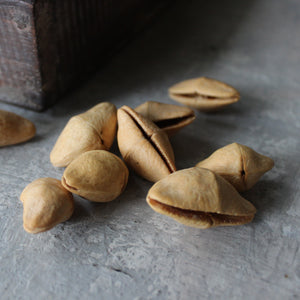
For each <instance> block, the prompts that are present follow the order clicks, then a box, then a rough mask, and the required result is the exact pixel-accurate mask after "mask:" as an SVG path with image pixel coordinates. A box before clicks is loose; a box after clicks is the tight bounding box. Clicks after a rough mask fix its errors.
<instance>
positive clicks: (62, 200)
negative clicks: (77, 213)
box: [20, 177, 74, 233]
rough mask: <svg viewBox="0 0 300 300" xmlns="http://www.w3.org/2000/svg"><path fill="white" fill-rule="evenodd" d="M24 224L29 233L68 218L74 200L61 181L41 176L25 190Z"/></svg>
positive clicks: (23, 199) (43, 229) (46, 228)
mask: <svg viewBox="0 0 300 300" xmlns="http://www.w3.org/2000/svg"><path fill="white" fill-rule="evenodd" d="M20 200H21V201H22V202H23V207H24V211H23V226H24V229H25V230H26V231H27V232H29V233H39V232H43V231H46V230H49V229H51V228H53V227H54V226H55V225H57V224H59V223H61V222H64V221H66V220H68V219H69V218H70V217H71V216H72V214H73V211H74V200H73V196H72V194H71V193H70V192H68V191H67V190H66V189H65V188H64V187H63V186H62V185H61V182H60V181H59V180H57V179H54V178H49V177H47V178H39V179H36V180H34V181H33V182H31V183H30V184H29V185H27V187H26V188H25V189H24V190H23V192H22V194H21V196H20Z"/></svg>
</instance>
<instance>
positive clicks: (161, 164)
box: [117, 106, 176, 182]
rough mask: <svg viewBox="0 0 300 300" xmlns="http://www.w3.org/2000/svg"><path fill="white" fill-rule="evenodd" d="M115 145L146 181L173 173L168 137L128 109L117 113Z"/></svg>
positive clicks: (172, 156)
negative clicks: (117, 126)
mask: <svg viewBox="0 0 300 300" xmlns="http://www.w3.org/2000/svg"><path fill="white" fill-rule="evenodd" d="M118 124H119V129H118V134H117V138H118V145H119V149H120V152H121V154H122V156H123V158H124V161H125V162H126V164H127V165H128V166H129V167H131V168H132V169H133V170H134V171H135V172H136V173H137V174H139V175H140V176H142V177H143V178H145V179H147V180H149V181H153V182H155V181H158V180H160V179H161V178H163V177H166V176H168V175H169V174H171V173H172V172H174V171H176V167H175V163H174V160H175V159H174V153H173V149H172V146H171V144H170V141H169V139H168V136H167V134H166V133H165V132H164V131H162V130H161V129H159V128H158V127H157V126H156V125H155V124H154V123H153V122H152V121H150V120H148V119H146V118H144V117H143V116H141V115H140V114H139V113H137V112H136V111H134V110H133V109H131V108H130V107H128V106H123V107H121V108H120V109H119V110H118Z"/></svg>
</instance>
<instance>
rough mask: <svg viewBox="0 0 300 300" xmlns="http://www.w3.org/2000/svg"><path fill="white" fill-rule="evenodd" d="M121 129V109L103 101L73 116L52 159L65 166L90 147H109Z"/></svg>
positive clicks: (60, 137) (57, 165) (104, 148)
mask: <svg viewBox="0 0 300 300" xmlns="http://www.w3.org/2000/svg"><path fill="white" fill-rule="evenodd" d="M116 131H117V109H116V107H115V105H113V104H112V103H109V102H102V103H100V104H98V105H96V106H94V107H92V108H91V109H89V110H88V111H86V112H85V113H83V114H79V115H77V116H74V117H72V118H71V119H70V120H69V122H68V123H67V125H66V126H65V128H64V129H63V131H62V133H61V134H60V136H59V138H58V139H57V141H56V144H55V145H54V148H53V149H52V151H51V154H50V161H51V163H52V164H53V166H55V167H65V166H67V165H68V164H69V163H70V162H71V161H73V160H74V159H75V158H76V157H78V156H79V155H80V154H82V153H84V152H86V151H90V150H109V149H110V147H111V145H112V143H113V141H114V138H115V136H116Z"/></svg>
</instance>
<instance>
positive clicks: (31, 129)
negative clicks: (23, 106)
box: [0, 110, 36, 147]
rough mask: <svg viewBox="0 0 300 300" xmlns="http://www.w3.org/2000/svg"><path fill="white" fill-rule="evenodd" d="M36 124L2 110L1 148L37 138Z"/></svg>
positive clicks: (0, 120) (0, 116)
mask: <svg viewBox="0 0 300 300" xmlns="http://www.w3.org/2000/svg"><path fill="white" fill-rule="evenodd" d="M35 132H36V129H35V126H34V124H33V123H32V122H31V121H29V120H27V119H25V118H23V117H21V116H19V115H17V114H15V113H12V112H9V111H5V110H0V147H3V146H9V145H15V144H19V143H23V142H26V141H28V140H30V139H31V138H33V137H34V136H35Z"/></svg>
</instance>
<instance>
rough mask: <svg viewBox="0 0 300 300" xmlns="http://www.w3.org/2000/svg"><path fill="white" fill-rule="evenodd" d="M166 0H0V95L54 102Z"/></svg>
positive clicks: (24, 102)
mask: <svg viewBox="0 0 300 300" xmlns="http://www.w3.org/2000/svg"><path fill="white" fill-rule="evenodd" d="M167 2H169V1H168V0H160V1H159V0H156V1H154V0H152V1H151V0H24V1H20V0H0V100H2V101H5V102H9V103H13V104H16V105H21V106H24V107H28V108H31V109H34V110H42V109H44V108H46V107H48V106H49V105H51V104H53V103H54V102H55V101H56V100H57V98H58V97H59V96H60V95H62V94H63V93H64V92H65V91H66V90H67V89H69V88H71V87H72V86H73V85H74V84H76V83H77V82H78V80H79V79H80V78H83V77H84V76H85V75H86V74H88V73H90V72H92V71H93V70H95V68H96V67H97V66H99V65H100V64H101V63H102V62H103V61H105V59H107V57H108V56H110V55H111V54H112V53H113V52H114V51H116V50H117V49H119V48H120V47H121V46H122V45H123V44H124V43H125V42H126V41H127V40H128V39H130V38H131V37H132V36H133V35H134V34H135V33H136V32H138V31H140V30H141V29H142V28H143V27H144V26H145V24H147V23H148V22H149V21H150V20H151V19H152V18H153V16H155V15H156V14H157V13H158V12H159V11H160V10H161V9H162V8H164V7H165V6H166V4H167Z"/></svg>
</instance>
